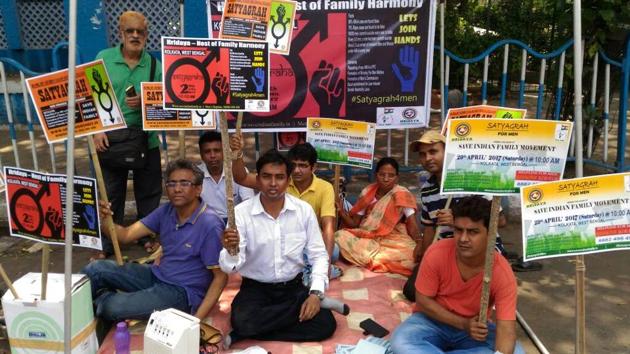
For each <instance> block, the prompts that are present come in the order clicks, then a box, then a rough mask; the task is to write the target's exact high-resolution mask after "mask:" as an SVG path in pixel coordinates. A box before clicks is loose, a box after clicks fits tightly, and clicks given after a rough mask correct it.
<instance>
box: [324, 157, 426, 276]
mask: <svg viewBox="0 0 630 354" xmlns="http://www.w3.org/2000/svg"><path fill="white" fill-rule="evenodd" d="M337 210H339V217H340V218H341V220H342V221H343V223H344V224H345V225H346V226H348V228H344V229H341V230H339V231H337V232H336V233H335V240H336V241H337V243H338V244H339V248H340V250H341V255H342V256H343V257H344V258H345V259H346V260H348V261H349V262H351V263H354V264H356V265H359V266H361V267H365V268H367V269H369V270H371V271H373V272H390V273H397V274H401V275H405V276H409V275H410V274H411V271H412V269H413V267H414V257H413V249H414V247H415V246H416V242H415V241H414V240H418V239H419V237H420V231H419V228H418V223H417V221H416V215H415V213H416V210H417V206H416V198H415V196H414V195H413V194H411V192H409V190H407V188H405V187H402V186H400V185H398V163H397V162H396V160H394V159H393V158H391V157H384V158H382V159H381V160H380V161H379V162H378V163H377V164H376V183H373V184H370V185H368V186H367V187H365V188H364V189H363V191H361V195H360V196H359V199H358V200H357V203H356V204H355V205H354V207H352V209H351V210H350V212H346V211H345V210H344V209H343V208H340V206H339V205H338V207H337Z"/></svg>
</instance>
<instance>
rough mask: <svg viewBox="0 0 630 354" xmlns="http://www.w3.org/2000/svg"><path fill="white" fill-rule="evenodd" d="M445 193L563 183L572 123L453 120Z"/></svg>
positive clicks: (503, 192) (443, 185) (516, 189)
mask: <svg viewBox="0 0 630 354" xmlns="http://www.w3.org/2000/svg"><path fill="white" fill-rule="evenodd" d="M448 123H449V127H448V136H447V137H446V150H445V158H444V168H443V171H444V172H443V174H442V183H441V188H442V189H441V192H442V193H444V194H461V193H468V194H487V195H508V194H516V193H518V192H519V188H520V187H523V186H527V185H530V184H534V183H539V182H545V181H556V180H559V179H562V174H563V172H564V165H565V163H566V159H567V152H568V149H569V140H570V137H571V129H572V128H573V123H572V122H561V121H550V120H532V119H519V120H506V119H495V118H492V119H455V120H451V121H449V122H448Z"/></svg>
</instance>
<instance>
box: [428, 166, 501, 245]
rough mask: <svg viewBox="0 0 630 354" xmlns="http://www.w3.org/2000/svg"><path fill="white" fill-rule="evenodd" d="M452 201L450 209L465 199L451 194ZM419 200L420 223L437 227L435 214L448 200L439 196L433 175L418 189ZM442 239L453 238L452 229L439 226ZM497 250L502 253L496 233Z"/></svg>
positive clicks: (499, 239)
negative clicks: (420, 203)
mask: <svg viewBox="0 0 630 354" xmlns="http://www.w3.org/2000/svg"><path fill="white" fill-rule="evenodd" d="M452 196H453V199H452V200H451V208H452V206H453V205H455V204H456V203H458V202H459V200H460V199H461V198H464V197H466V196H467V195H465V194H452ZM483 197H484V198H486V199H491V197H488V196H483ZM420 200H421V201H422V212H421V213H420V222H421V223H422V225H424V226H425V227H432V228H436V227H437V212H438V211H440V210H442V209H444V208H445V207H446V201H447V200H448V195H441V194H440V181H438V179H437V177H436V176H435V175H431V176H430V177H429V179H428V180H426V182H424V184H423V185H422V188H420ZM499 210H500V211H503V207H500V208H499ZM439 237H440V238H441V239H442V238H451V237H453V228H452V227H451V226H445V225H443V226H441V227H440V235H439ZM496 244H497V249H498V250H499V251H500V252H501V253H503V252H504V250H503V241H502V240H501V236H499V234H498V233H497V240H496Z"/></svg>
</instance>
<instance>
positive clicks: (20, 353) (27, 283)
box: [2, 273, 98, 354]
mask: <svg viewBox="0 0 630 354" xmlns="http://www.w3.org/2000/svg"><path fill="white" fill-rule="evenodd" d="M41 278H42V277H41V273H28V274H26V275H24V276H23V277H21V278H20V279H18V280H16V281H15V282H14V283H13V286H14V287H15V290H16V291H17V293H18V296H19V297H20V298H19V299H15V298H14V297H13V294H12V293H11V291H7V292H6V293H5V294H4V296H3V297H2V307H3V309H4V316H5V318H6V322H7V333H8V335H9V344H10V345H11V353H13V354H27V353H28V354H43V353H46V354H54V353H63V349H64V347H63V344H64V343H63V337H64V336H63V305H64V294H65V291H64V275H63V274H56V273H49V274H48V286H47V291H46V301H41V300H40V298H41ZM95 328H96V321H95V320H94V311H93V310H92V293H91V289H90V280H89V279H88V278H87V276H85V275H83V274H74V275H72V354H94V353H96V351H97V350H98V342H97V340H96V332H95Z"/></svg>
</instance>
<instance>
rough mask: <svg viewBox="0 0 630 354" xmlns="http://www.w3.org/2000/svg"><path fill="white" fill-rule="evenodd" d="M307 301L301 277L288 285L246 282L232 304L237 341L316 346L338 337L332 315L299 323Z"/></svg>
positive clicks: (322, 314) (321, 314) (324, 312)
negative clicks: (315, 344) (306, 343)
mask: <svg viewBox="0 0 630 354" xmlns="http://www.w3.org/2000/svg"><path fill="white" fill-rule="evenodd" d="M307 297H308V288H306V287H304V285H303V284H302V276H301V275H299V276H298V277H296V278H295V279H293V280H291V281H289V282H286V283H274V284H270V283H261V282H258V281H255V280H252V279H248V278H243V283H242V284H241V290H240V291H239V292H238V294H236V297H235V298H234V300H233V301H232V314H231V322H232V330H233V331H234V337H235V338H239V339H240V338H243V339H244V338H253V339H256V340H276V341H289V342H315V341H321V340H324V339H326V338H329V337H331V336H332V335H333V333H335V329H336V328H337V322H336V321H335V318H334V316H333V315H332V312H331V311H330V310H327V309H321V310H320V311H319V313H318V314H317V315H315V317H313V318H312V319H310V320H308V321H304V322H299V316H300V308H301V307H302V303H304V301H305V300H306V298H307Z"/></svg>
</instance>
